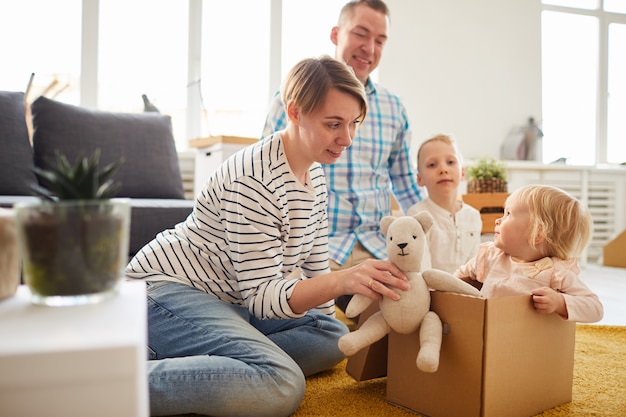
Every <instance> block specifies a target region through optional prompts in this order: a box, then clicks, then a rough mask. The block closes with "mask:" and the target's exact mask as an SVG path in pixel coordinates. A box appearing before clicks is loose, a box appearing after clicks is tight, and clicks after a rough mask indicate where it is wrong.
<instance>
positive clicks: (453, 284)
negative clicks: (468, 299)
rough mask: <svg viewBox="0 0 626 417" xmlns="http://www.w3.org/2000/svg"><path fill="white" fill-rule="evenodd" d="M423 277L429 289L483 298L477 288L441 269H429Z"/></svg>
mask: <svg viewBox="0 0 626 417" xmlns="http://www.w3.org/2000/svg"><path fill="white" fill-rule="evenodd" d="M422 277H423V278H424V281H426V284H428V287H429V288H432V289H434V290H438V291H446V292H454V293H457V294H465V295H472V296H474V297H481V294H480V291H478V290H477V289H476V288H475V287H473V286H472V285H470V284H468V283H467V282H465V281H463V280H461V279H459V278H457V277H455V276H454V275H452V274H450V273H449V272H446V271H442V270H439V269H429V270H426V271H424V272H423V273H422Z"/></svg>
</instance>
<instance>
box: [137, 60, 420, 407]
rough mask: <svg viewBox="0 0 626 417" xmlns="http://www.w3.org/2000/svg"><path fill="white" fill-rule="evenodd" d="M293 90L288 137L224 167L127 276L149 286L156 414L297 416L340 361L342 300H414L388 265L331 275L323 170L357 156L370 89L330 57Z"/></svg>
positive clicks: (276, 137) (302, 70)
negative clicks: (319, 376)
mask: <svg viewBox="0 0 626 417" xmlns="http://www.w3.org/2000/svg"><path fill="white" fill-rule="evenodd" d="M282 91H283V93H282V94H283V97H282V98H283V101H284V102H285V107H286V109H287V114H288V117H289V123H288V125H287V127H286V128H285V129H284V130H282V131H279V132H276V133H274V134H273V135H270V136H268V137H267V138H265V139H264V140H262V141H260V142H259V143H257V144H254V145H251V146H250V147H248V148H245V149H243V150H242V151H240V152H238V153H237V154H235V155H233V156H232V157H231V158H229V159H228V160H227V161H225V162H224V163H223V164H222V166H221V167H219V168H218V169H217V170H216V171H215V172H214V173H213V174H212V175H211V176H210V177H209V178H208V180H207V182H206V184H205V185H204V187H203V189H202V191H201V192H200V193H199V194H198V196H197V197H196V204H195V207H194V210H193V212H192V214H191V215H190V216H189V217H188V218H187V220H185V221H184V222H182V223H180V224H178V225H176V227H175V228H174V229H170V230H166V231H164V232H162V233H160V234H158V235H157V236H156V238H155V239H154V240H153V241H151V242H150V243H148V244H147V245H146V246H145V247H144V248H143V249H142V250H141V251H140V252H139V253H138V254H137V255H136V256H135V257H134V258H133V259H132V260H131V262H130V263H129V265H128V267H127V269H126V273H127V276H128V277H129V278H135V279H144V280H146V281H147V283H148V345H149V356H150V359H151V360H150V361H149V362H148V376H149V390H150V407H151V414H152V415H172V414H184V413H197V414H206V415H220V416H226V415H233V416H234V415H255V416H264V415H267V416H281V415H290V414H291V413H293V412H294V411H295V409H296V408H297V407H298V405H299V404H300V402H301V401H302V398H303V396H304V389H305V376H307V375H311V374H314V373H317V372H319V371H322V370H325V369H328V368H330V367H332V366H334V365H335V364H337V363H338V362H339V361H341V360H342V359H343V354H342V353H341V352H340V351H339V349H338V347H337V340H338V339H339V337H341V336H342V335H343V334H345V333H346V332H347V331H348V329H347V327H346V326H345V325H344V324H343V323H342V322H341V321H339V320H337V319H336V318H335V317H334V302H333V300H334V299H335V298H336V297H337V296H339V295H342V294H355V293H360V294H365V295H368V296H370V297H372V298H377V299H380V298H381V297H382V296H388V297H393V298H396V299H397V298H398V296H397V294H396V293H395V292H393V291H392V290H391V289H389V288H388V287H387V286H386V285H383V284H387V285H389V286H394V287H398V288H400V289H404V290H406V289H408V284H407V282H406V277H405V276H404V274H402V272H401V271H399V270H398V269H397V268H396V267H395V266H393V265H392V264H391V263H389V262H386V261H381V260H370V261H368V262H365V263H363V264H361V265H359V266H357V267H354V268H352V269H348V270H344V271H338V272H332V273H331V272H330V269H329V263H328V218H327V211H326V209H327V194H326V182H325V179H324V174H323V171H322V169H321V167H320V163H324V164H330V163H333V162H335V161H336V160H337V159H338V158H339V157H340V156H341V154H342V152H343V150H344V149H345V148H346V147H348V146H350V144H351V142H352V139H353V138H354V135H355V131H356V129H357V127H358V125H359V124H360V122H361V121H362V120H363V118H364V117H365V114H366V111H367V104H366V98H365V92H364V90H363V85H362V84H361V83H360V82H359V80H358V79H357V78H356V77H355V76H354V73H353V72H352V71H351V70H350V69H349V67H347V66H346V65H345V64H343V63H341V62H339V61H336V60H335V59H333V58H330V57H326V56H325V57H321V58H319V59H306V60H303V61H301V62H300V63H298V64H297V65H296V66H295V67H294V68H293V69H292V70H291V72H290V73H289V75H288V76H287V79H286V81H285V85H284V87H283V89H282ZM294 271H298V274H297V275H296V274H294Z"/></svg>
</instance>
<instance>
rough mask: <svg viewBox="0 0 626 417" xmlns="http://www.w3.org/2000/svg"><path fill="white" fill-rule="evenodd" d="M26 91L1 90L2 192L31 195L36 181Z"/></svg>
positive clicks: (5, 193)
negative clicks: (27, 122)
mask: <svg viewBox="0 0 626 417" xmlns="http://www.w3.org/2000/svg"><path fill="white" fill-rule="evenodd" d="M24 110H25V108H24V93H22V92H13V91H0V195H32V192H31V189H30V184H33V183H36V182H37V178H36V177H35V173H34V172H33V166H34V163H33V150H32V148H31V146H30V141H29V139H28V129H27V127H26V116H25V111H24Z"/></svg>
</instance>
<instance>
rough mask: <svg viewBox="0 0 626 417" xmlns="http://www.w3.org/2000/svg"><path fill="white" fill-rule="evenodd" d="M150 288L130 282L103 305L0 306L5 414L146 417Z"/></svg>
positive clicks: (0, 400) (21, 294) (17, 300)
mask: <svg viewBox="0 0 626 417" xmlns="http://www.w3.org/2000/svg"><path fill="white" fill-rule="evenodd" d="M145 294H146V290H145V284H144V283H143V282H139V281H138V282H123V283H122V285H121V286H120V291H119V294H117V295H116V296H114V297H113V298H110V299H108V300H105V301H103V302H101V303H98V304H92V305H83V306H73V307H47V306H38V305H33V304H31V303H30V301H29V296H30V293H29V290H28V288H27V287H25V286H20V287H19V289H18V292H17V294H16V295H15V296H13V297H10V298H7V299H5V300H2V301H0V415H2V416H11V417H38V416H42V417H74V416H76V417H78V416H80V417H84V416H89V417H99V416H102V417H112V416H115V417H126V416H127V417H146V416H148V408H149V407H148V387H147V376H146V349H147V348H146V339H147V336H146V333H147V330H146V323H147V322H146V295H145Z"/></svg>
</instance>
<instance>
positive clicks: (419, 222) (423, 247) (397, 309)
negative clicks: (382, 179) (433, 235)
mask: <svg viewBox="0 0 626 417" xmlns="http://www.w3.org/2000/svg"><path fill="white" fill-rule="evenodd" d="M433 222H434V219H433V217H432V215H431V214H430V213H428V212H426V211H422V212H419V213H416V214H415V215H413V216H401V217H398V218H396V217H393V216H385V217H383V219H382V220H381V222H380V227H381V231H382V232H383V234H384V235H385V239H386V242H387V246H386V247H387V255H388V257H389V261H390V262H392V263H394V264H395V265H396V266H397V267H398V268H400V270H402V271H403V272H404V273H405V274H406V276H407V278H408V280H409V283H410V284H411V288H410V289H409V290H408V291H402V290H398V289H395V288H393V290H394V291H396V292H397V293H399V294H400V295H401V298H400V300H398V301H394V300H392V299H390V298H387V297H383V299H382V300H381V301H379V307H380V310H379V311H378V312H376V313H374V314H373V315H371V316H370V317H369V318H368V319H367V320H366V321H365V322H363V324H362V325H361V327H359V328H358V329H357V330H355V331H353V332H350V333H348V334H346V335H344V336H342V337H341V338H340V339H339V349H340V350H341V351H342V352H343V353H344V354H345V355H346V356H352V355H354V354H355V353H356V352H358V351H359V350H361V349H362V348H364V347H366V346H369V345H371V344H372V343H374V342H376V341H378V340H380V339H382V338H383V337H384V336H385V335H386V334H388V333H389V331H390V329H393V330H394V331H396V332H397V333H401V334H410V333H413V332H416V331H417V330H418V329H419V332H420V333H419V340H420V347H419V353H418V355H417V359H416V365H417V367H418V369H420V370H421V371H423V372H436V371H437V369H438V368H439V353H440V350H441V341H442V335H443V326H442V323H441V320H440V318H439V316H438V315H437V313H435V312H434V311H430V288H432V289H434V290H439V291H449V292H455V293H459V294H466V295H471V296H475V297H481V295H480V292H479V291H478V290H477V289H476V288H474V287H473V286H471V285H470V284H468V283H466V282H464V281H462V280H460V279H459V278H456V277H455V276H454V275H452V274H450V273H448V272H445V271H441V270H437V269H432V267H431V260H430V250H429V247H428V239H427V237H426V233H427V232H428V230H430V228H431V226H432V225H433ZM374 301H375V300H373V299H371V298H368V297H366V296H364V295H361V294H355V295H354V296H353V297H352V299H351V300H350V303H349V304H348V306H347V308H346V316H347V317H356V316H357V315H359V314H360V313H362V312H363V311H365V309H366V308H367V307H368V306H369V305H370V304H371V303H373V302H374Z"/></svg>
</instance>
